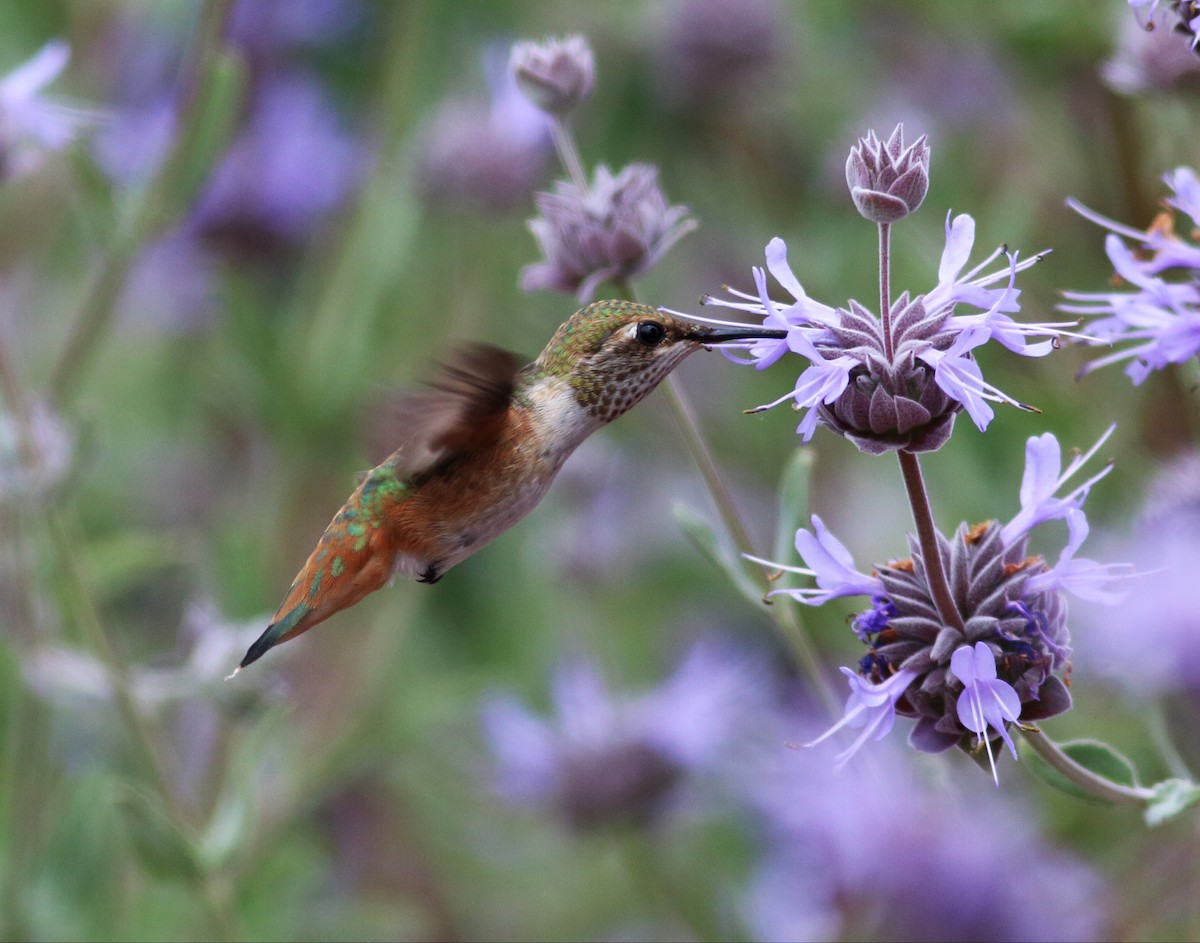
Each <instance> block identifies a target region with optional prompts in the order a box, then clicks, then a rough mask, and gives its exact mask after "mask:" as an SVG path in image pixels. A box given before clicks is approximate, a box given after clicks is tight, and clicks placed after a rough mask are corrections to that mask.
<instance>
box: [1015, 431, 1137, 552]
mask: <svg viewBox="0 0 1200 943" xmlns="http://www.w3.org/2000/svg"><path fill="white" fill-rule="evenodd" d="M1116 428H1117V427H1116V425H1115V424H1114V425H1111V426H1109V427H1108V429H1107V430H1105V432H1104V435H1102V436H1100V438H1099V439H1097V440H1096V444H1095V445H1093V446H1092V447H1091V448H1090V449H1088V450H1087V452H1085V453H1084V454H1083V455H1077V456H1076V457H1075V458H1074V459H1073V460H1072V462H1071V464H1070V465H1068V466H1067V470H1066V471H1062V449H1061V448H1060V447H1059V444H1058V439H1056V438H1055V437H1054V435H1053V433H1050V432H1043V433H1042V434H1041V435H1037V436H1030V438H1029V440H1028V441H1027V442H1026V443H1025V473H1024V475H1023V476H1022V478H1021V510H1020V511H1018V512H1017V514H1016V515H1015V516H1014V517H1013V519H1012V520H1011V521H1009V522H1008V523H1007V524H1005V525H1004V529H1003V530H1002V531H1001V539H1002V540H1003V541H1004V543H1005V546H1011V545H1012V544H1015V543H1016V542H1017V541H1018V540H1020V539H1021V538H1022V537H1024V536H1025V535H1026V534H1028V533H1029V532H1030V531H1031V530H1033V528H1035V527H1037V526H1038V525H1039V524H1042V523H1044V522H1046V521H1056V520H1059V519H1061V518H1064V517H1066V516H1067V513H1068V512H1069V511H1071V510H1072V509H1075V508H1079V507H1082V505H1083V502H1084V501H1085V500H1086V499H1087V495H1088V491H1090V490H1091V487H1092V485H1094V484H1095V483H1096V482H1098V481H1099V480H1100V479H1101V478H1103V477H1104V476H1105V475H1107V474H1108V473H1109V472H1110V471H1112V464H1111V463H1110V464H1108V465H1106V466H1105V467H1104V468H1103V469H1101V470H1100V471H1099V472H1097V473H1096V474H1095V475H1093V476H1092V477H1091V478H1089V479H1088V480H1087V481H1085V482H1084V483H1083V484H1081V485H1079V486H1078V487H1076V488H1075V489H1074V490H1072V491H1071V492H1070V493H1069V494H1067V495H1066V496H1065V497H1062V498H1060V497H1057V493H1058V490H1059V489H1060V488H1062V486H1063V485H1065V484H1066V483H1067V481H1068V480H1069V479H1070V478H1071V477H1072V476H1073V475H1074V474H1075V472H1077V471H1079V469H1080V468H1082V467H1083V464H1084V463H1085V462H1086V461H1087V460H1088V459H1090V458H1091V457H1092V456H1093V455H1095V454H1096V452H1097V450H1098V449H1099V448H1100V446H1102V445H1103V444H1104V443H1105V442H1107V441H1108V438H1109V436H1111V435H1112V434H1113V430H1115V429H1116Z"/></svg>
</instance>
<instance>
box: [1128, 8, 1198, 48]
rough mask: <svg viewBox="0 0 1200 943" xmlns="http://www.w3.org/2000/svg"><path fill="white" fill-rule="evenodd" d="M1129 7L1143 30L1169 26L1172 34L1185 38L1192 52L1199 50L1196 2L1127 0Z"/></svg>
mask: <svg viewBox="0 0 1200 943" xmlns="http://www.w3.org/2000/svg"><path fill="white" fill-rule="evenodd" d="M1129 5H1130V6H1131V7H1132V8H1133V9H1134V12H1135V14H1136V16H1137V20H1138V23H1139V24H1141V26H1142V28H1143V29H1147V30H1152V29H1156V28H1158V27H1160V26H1163V25H1169V26H1170V27H1171V29H1172V31H1173V32H1176V33H1180V34H1182V35H1183V36H1186V37H1187V45H1188V47H1189V48H1190V49H1191V50H1192V51H1193V52H1197V50H1200V4H1197V3H1196V0H1166V2H1165V3H1164V2H1163V0H1129ZM1160 7H1162V9H1160Z"/></svg>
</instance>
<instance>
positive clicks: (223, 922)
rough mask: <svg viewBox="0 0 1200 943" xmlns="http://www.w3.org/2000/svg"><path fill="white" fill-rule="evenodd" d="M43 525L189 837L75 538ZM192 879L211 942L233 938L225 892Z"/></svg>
mask: <svg viewBox="0 0 1200 943" xmlns="http://www.w3.org/2000/svg"><path fill="white" fill-rule="evenodd" d="M47 524H48V528H49V531H50V539H51V542H52V543H53V545H54V549H55V555H56V557H57V559H58V562H59V567H60V570H61V572H62V574H63V575H64V576H65V578H66V580H67V585H68V586H69V588H70V590H71V596H72V597H73V603H74V607H75V615H76V619H77V620H78V622H79V625H80V628H81V630H82V631H83V634H84V636H85V638H86V640H87V642H88V644H89V645H90V646H91V648H92V650H93V651H94V652H95V653H96V655H97V657H99V659H100V662H101V664H102V665H103V666H104V669H105V674H106V675H107V678H108V683H109V686H110V688H111V690H112V695H113V702H114V703H115V705H116V708H117V713H118V715H119V716H120V718H121V721H122V724H123V725H124V727H125V730H126V731H127V732H128V733H129V735H130V737H131V739H132V741H133V745H134V747H135V754H136V756H137V758H138V762H139V764H140V765H141V767H142V769H143V772H144V774H145V775H146V777H147V779H148V780H149V782H150V785H151V787H152V788H153V789H154V791H155V792H156V793H157V795H158V798H159V799H160V800H161V801H162V804H163V809H164V811H165V813H166V814H167V816H168V817H169V818H170V819H171V821H172V823H173V824H174V826H175V827H176V828H177V829H178V830H179V831H180V832H181V833H182V834H184V835H190V834H193V833H194V828H193V827H192V825H191V823H190V822H189V821H188V818H187V816H186V815H185V814H184V812H183V809H182V808H181V807H180V805H179V802H178V800H177V799H176V797H175V793H174V790H173V789H172V788H171V784H170V781H169V780H168V779H167V775H166V773H165V772H164V770H163V767H162V762H161V761H160V759H159V754H158V749H157V747H156V745H155V742H154V736H153V734H152V733H151V730H150V727H149V725H148V724H147V723H146V719H145V717H144V716H143V715H142V712H141V710H140V709H139V708H138V705H137V701H136V699H135V698H134V696H133V689H132V685H131V684H130V680H129V673H128V671H126V669H125V665H124V663H123V662H122V661H121V659H120V658H119V656H118V655H117V653H116V650H115V649H114V648H113V646H112V643H111V641H110V640H109V638H108V635H107V633H106V632H105V630H104V625H103V623H102V622H101V620H100V614H99V612H98V611H97V610H96V606H95V603H94V602H93V601H92V597H91V594H90V593H89V591H88V588H87V583H86V580H85V578H84V575H83V571H82V569H81V567H80V565H79V561H78V558H77V556H76V554H75V549H74V547H75V541H74V538H73V537H72V535H71V534H70V533H69V532H68V530H67V526H66V523H65V522H64V521H63V519H62V515H61V513H60V512H59V511H58V510H57V509H54V508H51V509H50V510H49V512H48V514H47ZM196 880H197V885H198V886H197V890H198V891H199V898H200V904H201V906H202V907H203V909H204V911H205V915H206V917H207V919H208V921H209V924H210V928H211V930H212V933H213V936H214V938H216V939H219V940H232V939H236V938H237V937H238V936H239V935H240V934H239V932H238V930H237V926H236V921H235V919H234V917H233V914H232V911H231V908H230V906H229V900H228V894H227V893H224V892H223V891H222V889H221V888H220V887H219V886H218V883H217V878H216V876H215V875H213V874H211V873H209V872H202V873H201V874H200V875H198V877H197V879H196Z"/></svg>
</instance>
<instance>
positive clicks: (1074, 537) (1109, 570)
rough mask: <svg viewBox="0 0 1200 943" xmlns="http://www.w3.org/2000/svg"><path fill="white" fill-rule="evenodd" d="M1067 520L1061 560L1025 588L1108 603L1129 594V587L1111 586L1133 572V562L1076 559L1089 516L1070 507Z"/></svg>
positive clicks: (1031, 578)
mask: <svg viewBox="0 0 1200 943" xmlns="http://www.w3.org/2000/svg"><path fill="white" fill-rule="evenodd" d="M1066 519H1067V530H1068V533H1069V537H1068V539H1067V545H1066V547H1064V548H1063V551H1062V554H1061V555H1060V556H1059V558H1058V562H1057V563H1056V564H1054V566H1053V567H1052V568H1051V569H1049V570H1047V571H1046V572H1045V573H1039V574H1038V575H1037V576H1032V577H1030V578H1029V582H1028V583H1026V584H1025V591H1026V592H1029V593H1040V592H1045V591H1047V590H1060V591H1066V592H1069V593H1071V594H1072V595H1074V596H1078V597H1079V598H1080V599H1087V600H1090V601H1092V602H1098V603H1105V604H1108V605H1112V604H1114V603H1118V602H1120V601H1121V600H1122V599H1124V598H1125V596H1126V595H1128V592H1129V588H1128V586H1125V585H1121V586H1118V587H1116V588H1112V584H1113V583H1114V582H1117V581H1121V580H1123V578H1125V577H1128V576H1129V575H1130V574H1131V571H1132V569H1133V568H1132V566H1131V564H1128V563H1097V562H1096V561H1095V560H1087V559H1084V558H1082V557H1080V558H1076V556H1075V551H1076V550H1078V549H1079V548H1080V546H1081V545H1082V544H1083V542H1084V540H1086V539H1087V535H1088V522H1087V517H1086V516H1084V513H1083V511H1081V510H1079V508H1074V507H1073V508H1068V510H1067V512H1066Z"/></svg>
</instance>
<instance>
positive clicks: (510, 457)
mask: <svg viewBox="0 0 1200 943" xmlns="http://www.w3.org/2000/svg"><path fill="white" fill-rule="evenodd" d="M600 424H601V423H599V422H597V421H596V420H595V419H594V417H592V416H590V415H589V414H588V412H587V411H586V410H585V409H583V408H582V407H581V406H580V405H579V403H578V402H577V401H576V399H575V396H574V393H573V392H572V390H571V388H570V386H569V384H567V383H566V382H565V381H561V380H555V379H546V380H543V381H540V382H539V383H537V384H535V385H534V386H533V387H531V388H530V389H528V390H527V391H525V392H524V393H523V394H522V395H520V396H517V397H514V400H513V402H512V404H511V406H510V408H509V409H508V411H507V414H506V416H505V419H504V422H503V423H501V424H500V425H499V427H498V429H497V434H496V436H495V438H494V440H492V441H491V442H489V443H486V444H481V446H480V447H479V448H477V449H475V450H472V451H469V452H464V453H462V454H459V455H455V456H454V457H452V458H450V459H448V460H447V461H445V462H443V463H440V464H438V465H436V466H434V467H433V468H430V469H429V470H428V471H425V472H423V473H421V474H420V475H418V476H416V477H415V478H414V479H413V480H412V481H411V482H410V487H409V489H407V490H406V491H405V493H404V494H402V495H398V496H397V500H396V501H395V502H394V504H393V505H392V507H390V508H389V510H388V512H387V514H386V518H387V529H388V530H389V531H390V533H391V534H392V535H393V537H394V550H395V559H394V563H393V571H394V573H395V574H397V575H403V576H410V577H415V578H418V579H424V580H426V581H431V580H434V579H437V578H439V577H440V576H441V575H442V574H443V573H445V571H446V570H448V569H449V568H450V567H452V566H454V565H455V564H457V563H460V562H462V561H463V560H464V559H466V558H467V557H469V556H470V555H471V554H473V553H474V552H475V551H477V550H479V549H480V548H481V547H483V546H484V545H485V544H487V543H489V542H490V541H492V540H494V539H495V538H496V537H498V536H499V535H500V534H502V533H503V532H504V531H506V530H508V529H509V528H510V527H512V526H513V525H514V524H516V523H517V522H518V521H520V520H521V519H522V518H523V517H525V516H526V515H527V514H528V513H529V512H530V511H531V510H533V508H534V507H535V506H536V505H537V503H538V502H539V501H541V499H542V498H543V497H544V496H545V494H546V492H547V491H548V490H549V488H550V485H551V484H552V483H553V481H554V477H555V475H557V474H558V471H559V469H560V468H561V467H562V464H563V462H565V461H566V459H567V457H568V456H569V455H570V454H571V453H572V452H573V451H574V450H575V448H576V447H577V446H578V445H579V443H580V442H582V441H583V440H584V439H585V438H586V437H587V436H588V435H589V434H590V433H591V431H592V430H593V429H595V428H597V427H598V426H599V425H600Z"/></svg>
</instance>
